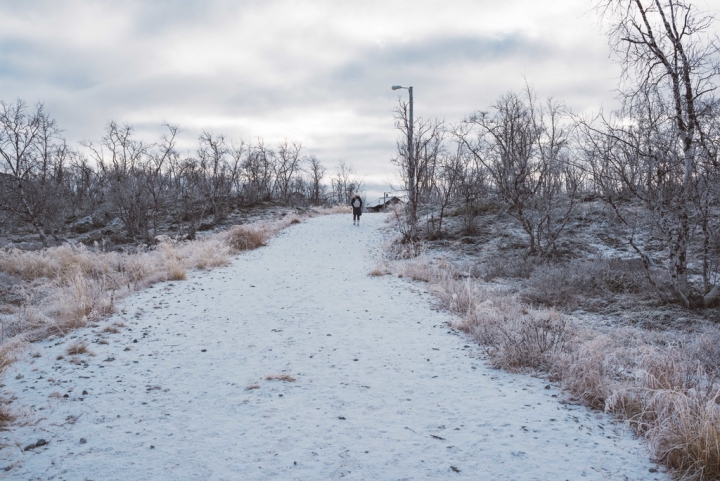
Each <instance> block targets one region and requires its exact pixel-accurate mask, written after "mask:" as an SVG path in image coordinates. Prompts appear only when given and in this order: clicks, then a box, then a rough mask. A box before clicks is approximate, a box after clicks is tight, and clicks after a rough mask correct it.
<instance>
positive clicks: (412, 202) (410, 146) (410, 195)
mask: <svg viewBox="0 0 720 481" xmlns="http://www.w3.org/2000/svg"><path fill="white" fill-rule="evenodd" d="M408 92H410V119H409V125H408V127H409V128H408V167H409V170H410V172H409V174H410V175H409V177H410V179H409V180H410V182H409V184H410V185H409V187H410V192H408V201H409V203H410V215H411V216H412V217H413V219H412V220H413V221H414V220H415V159H413V88H412V87H408Z"/></svg>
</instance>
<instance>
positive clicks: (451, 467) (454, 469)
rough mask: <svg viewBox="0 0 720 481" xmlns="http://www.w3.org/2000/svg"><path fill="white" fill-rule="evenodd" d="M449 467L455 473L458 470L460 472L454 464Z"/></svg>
mask: <svg viewBox="0 0 720 481" xmlns="http://www.w3.org/2000/svg"><path fill="white" fill-rule="evenodd" d="M450 469H452V470H453V471H455V472H456V473H459V472H460V470H459V469H458V468H456V467H455V466H450Z"/></svg>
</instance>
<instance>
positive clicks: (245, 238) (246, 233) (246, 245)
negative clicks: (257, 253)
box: [226, 225, 267, 252]
mask: <svg viewBox="0 0 720 481" xmlns="http://www.w3.org/2000/svg"><path fill="white" fill-rule="evenodd" d="M226 242H227V243H228V245H229V246H230V247H231V249H232V250H233V252H241V251H246V250H251V249H257V248H258V247H261V246H264V245H265V243H266V242H267V234H266V232H265V230H264V229H262V228H253V227H245V226H242V225H236V226H235V227H233V228H232V229H230V230H229V231H228V233H227V237H226Z"/></svg>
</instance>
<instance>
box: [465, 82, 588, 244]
mask: <svg viewBox="0 0 720 481" xmlns="http://www.w3.org/2000/svg"><path fill="white" fill-rule="evenodd" d="M493 108H494V110H495V112H494V113H493V114H490V113H489V112H478V113H475V114H473V115H472V116H470V117H469V118H468V119H467V120H466V121H465V124H466V128H465V129H456V135H457V136H458V139H459V140H460V141H461V142H462V143H463V144H464V145H465V146H466V147H467V148H468V150H469V151H470V152H471V153H472V154H473V155H474V156H475V158H476V159H477V160H478V162H479V163H481V164H482V165H483V167H484V168H485V169H486V170H487V172H488V174H489V176H490V178H491V179H492V183H493V187H494V189H495V190H496V192H497V194H498V196H499V197H500V199H501V200H502V201H503V202H505V203H506V204H507V205H508V212H509V214H510V215H512V216H513V217H515V218H516V219H517V220H518V221H519V222H520V225H521V226H522V228H523V230H524V231H525V232H526V233H527V235H528V241H529V251H530V253H532V254H534V253H537V252H541V253H548V252H550V251H552V250H553V249H554V248H555V243H556V241H557V239H558V237H559V236H560V234H561V233H562V231H563V229H564V228H565V225H566V224H567V222H568V220H569V218H570V214H571V212H572V210H573V208H574V206H575V204H576V200H577V199H576V196H575V193H576V191H577V188H578V186H579V180H580V179H579V173H578V172H577V171H576V170H575V169H573V168H572V167H571V166H570V165H569V163H568V162H567V157H566V154H565V153H564V150H565V149H566V146H567V132H566V129H565V128H564V127H563V126H562V124H561V119H560V116H561V115H560V113H561V109H560V106H559V105H558V104H557V103H556V102H553V101H552V100H548V103H547V107H546V108H545V109H543V108H538V107H536V105H535V97H534V94H533V93H532V91H531V90H530V89H529V88H528V89H526V92H525V96H524V98H523V97H520V96H518V95H516V94H514V93H509V94H507V95H504V96H503V97H501V98H500V99H499V100H498V101H497V102H496V103H495V105H494V106H493Z"/></svg>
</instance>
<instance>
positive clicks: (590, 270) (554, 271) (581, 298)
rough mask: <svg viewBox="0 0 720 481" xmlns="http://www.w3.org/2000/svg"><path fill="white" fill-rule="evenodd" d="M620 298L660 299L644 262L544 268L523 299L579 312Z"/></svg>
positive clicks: (597, 261)
mask: <svg viewBox="0 0 720 481" xmlns="http://www.w3.org/2000/svg"><path fill="white" fill-rule="evenodd" d="M618 294H625V295H627V294H633V295H636V296H638V297H640V298H644V299H649V298H652V297H654V296H655V295H656V292H655V290H654V288H653V287H652V284H651V283H650V282H649V281H648V279H647V278H646V276H645V272H644V270H643V267H642V263H641V261H640V260H637V259H595V260H591V261H572V262H569V263H567V264H561V265H550V264H542V265H539V266H537V267H536V268H535V270H534V271H533V272H532V274H531V275H530V278H529V280H528V282H527V285H526V288H525V290H524V291H523V293H522V297H523V299H524V300H526V301H527V302H530V303H539V304H544V305H547V306H555V307H567V308H576V307H578V306H580V305H588V302H587V301H588V300H591V299H595V300H599V301H602V302H604V301H605V300H606V299H608V298H613V297H614V296H616V295H618ZM590 306H591V307H592V303H590Z"/></svg>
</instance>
